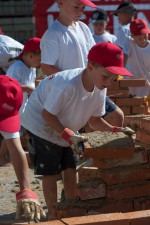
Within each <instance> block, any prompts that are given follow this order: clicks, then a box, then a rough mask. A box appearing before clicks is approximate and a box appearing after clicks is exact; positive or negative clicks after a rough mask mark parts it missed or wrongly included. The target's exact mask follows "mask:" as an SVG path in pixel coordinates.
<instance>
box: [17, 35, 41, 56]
mask: <svg viewBox="0 0 150 225" xmlns="http://www.w3.org/2000/svg"><path fill="white" fill-rule="evenodd" d="M40 41H41V39H40V38H38V37H33V38H30V39H28V40H27V41H26V42H25V44H24V48H23V50H22V53H21V54H20V55H19V57H18V58H22V56H23V53H24V52H34V51H41V49H40Z"/></svg>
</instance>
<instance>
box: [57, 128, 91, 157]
mask: <svg viewBox="0 0 150 225" xmlns="http://www.w3.org/2000/svg"><path fill="white" fill-rule="evenodd" d="M61 137H62V138H63V139H64V140H65V141H67V142H68V143H69V144H70V146H71V148H72V149H73V150H74V151H75V152H76V153H78V154H79V155H80V154H81V150H80V146H79V143H80V142H84V141H87V139H88V138H87V137H85V136H83V135H79V134H75V133H74V132H73V131H72V130H70V129H69V128H65V129H64V130H63V132H62V133H61Z"/></svg>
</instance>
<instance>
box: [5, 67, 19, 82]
mask: <svg viewBox="0 0 150 225" xmlns="http://www.w3.org/2000/svg"><path fill="white" fill-rule="evenodd" d="M6 75H7V76H9V77H13V78H15V79H16V80H17V81H18V82H19V83H20V84H21V83H22V82H21V81H22V75H23V72H22V67H21V66H15V64H14V63H13V64H12V65H11V66H10V67H9V69H8V70H7V74H6Z"/></svg>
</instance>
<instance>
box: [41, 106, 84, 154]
mask: <svg viewBox="0 0 150 225" xmlns="http://www.w3.org/2000/svg"><path fill="white" fill-rule="evenodd" d="M42 116H43V118H44V120H45V121H46V122H47V124H48V125H49V126H50V127H51V128H52V129H54V130H55V131H57V132H58V133H59V134H60V137H61V138H63V139H64V140H65V141H67V142H68V143H69V145H70V147H71V148H72V149H73V150H74V151H75V152H76V153H78V154H79V155H80V154H81V151H80V149H79V143H80V142H83V141H86V140H87V137H84V136H82V135H79V133H74V131H72V130H70V129H69V128H65V127H64V126H63V125H62V124H61V123H60V121H59V119H58V117H57V116H55V115H53V114H51V113H49V112H48V111H47V110H45V109H43V112H42Z"/></svg>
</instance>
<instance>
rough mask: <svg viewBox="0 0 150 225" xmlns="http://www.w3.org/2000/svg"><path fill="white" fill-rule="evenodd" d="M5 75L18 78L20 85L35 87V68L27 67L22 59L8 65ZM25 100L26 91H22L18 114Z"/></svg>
mask: <svg viewBox="0 0 150 225" xmlns="http://www.w3.org/2000/svg"><path fill="white" fill-rule="evenodd" d="M7 76H9V77H13V78H15V79H16V80H18V82H19V83H20V85H28V86H31V87H35V79H36V68H32V67H30V68H29V67H27V66H26V65H25V64H24V63H23V61H22V60H17V61H16V62H14V63H13V64H12V65H11V66H10V67H9V69H8V70H7ZM27 101H28V93H27V92H24V93H23V103H22V106H21V108H20V111H19V112H20V114H22V112H23V110H24V107H25V105H26V103H27Z"/></svg>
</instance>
